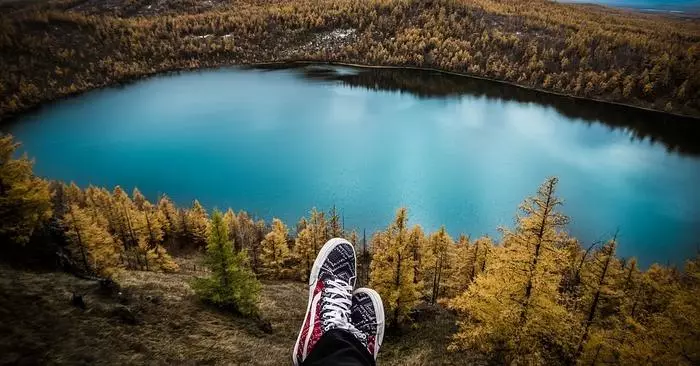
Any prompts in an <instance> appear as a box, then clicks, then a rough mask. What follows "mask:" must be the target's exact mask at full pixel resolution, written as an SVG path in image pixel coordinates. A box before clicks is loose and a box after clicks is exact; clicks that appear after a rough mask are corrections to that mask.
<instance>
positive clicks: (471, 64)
mask: <svg viewBox="0 0 700 366" xmlns="http://www.w3.org/2000/svg"><path fill="white" fill-rule="evenodd" d="M0 10H1V11H0V13H1V14H0V66H1V67H0V118H2V117H3V116H8V115H11V114H13V113H17V112H21V111H23V110H26V109H28V108H32V107H34V106H36V105H38V104H40V103H42V102H46V101H50V100H54V99H56V98H60V97H62V96H67V95H71V94H74V93H78V92H81V91H85V90H89V89H94V88H99V87H103V86H107V85H112V84H115V83H121V82H125V81H128V80H133V79H137V78H141V77H144V76H147V75H151V74H154V73H159V72H164V71H172V70H186V69H195V68H200V67H214V66H224V65H240V64H251V63H266V62H284V61H294V60H310V61H319V62H327V61H333V62H345V63H356V64H364V65H386V66H397V67H421V68H434V69H440V70H446V71H451V72H456V73H462V74H467V75H473V76H478V77H485V78H490V79H495V80H500V81H505V82H509V83H514V84H517V85H520V86H524V87H527V88H534V89H540V90H545V91H549V92H555V93H562V94H566V95H572V96H578V97H584V98H590V99H599V100H605V101H611V102H618V103H625V104H630V105H635V106H639V107H645V108H653V109H656V110H661V111H668V112H674V113H680V114H686V115H693V116H700V104H699V103H700V102H699V101H700V22H698V21H697V20H695V19H683V18H672V17H663V16H656V15H648V14H641V13H632V12H627V11H622V10H614V9H610V8H603V7H596V6H580V5H573V4H561V3H557V2H553V1H546V0H508V1H493V0H436V1H417V0H411V1H400V0H372V1H364V0H362V1H360V0H340V1H330V0H322V1H308V0H294V1H290V0H287V1H279V2H271V1H263V0H243V1H235V2H227V1H208V2H204V3H200V2H196V1H189V0H178V1H171V2H167V3H163V2H155V1H150V0H137V1H122V0H110V1H95V0H87V1H85V0H51V1H47V2H22V1H20V2H11V3H9V4H0Z"/></svg>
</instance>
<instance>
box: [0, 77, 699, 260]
mask: <svg viewBox="0 0 700 366" xmlns="http://www.w3.org/2000/svg"><path fill="white" fill-rule="evenodd" d="M699 126H700V121H698V120H692V119H685V118H679V117H673V116H670V115H666V114H661V113H653V112H646V111H640V110H636V109H633V108H626V107H619V106H612V105H606V104H601V103H595V102H590V101H583V100H576V99H573V98H566V97H558V96H552V95H547V94H544V93H538V92H533V91H529V90H525V89H521V88H516V87H512V86H508V85H505V84H498V83H493V82H488V81H482V80H476V79H469V78H463V77H456V76H447V75H442V74H438V73H431V72H416V71H398V70H394V71H391V70H360V69H353V68H347V67H330V66H308V67H293V68H281V69H268V70H261V69H241V68H223V69H215V70H205V71H197V72H188V73H181V74H171V75H165V76H159V77H154V78H150V79H147V80H143V81H140V82H136V83H133V84H129V85H127V86H125V87H119V88H107V89H102V90H97V91H93V92H89V93H86V94H84V95H82V96H79V97H76V98H72V99H67V100H63V101H60V102H57V103H54V104H51V105H48V106H46V107H44V108H41V109H40V110H38V111H35V112H33V113H30V114H28V115H26V116H24V117H23V118H21V119H19V120H16V121H14V122H13V123H12V124H11V125H8V126H5V127H4V128H3V129H4V130H5V131H8V130H9V132H11V133H13V134H14V135H15V136H16V138H17V139H18V140H19V141H21V142H23V148H22V149H23V151H26V152H27V153H28V154H29V155H30V156H32V157H34V158H36V166H35V170H36V172H37V174H39V175H41V176H45V177H48V178H52V179H60V180H64V181H75V182H76V183H77V184H79V185H80V186H83V187H85V186H87V185H88V184H94V185H98V186H107V187H110V188H111V187H114V186H115V185H121V186H122V187H124V188H126V189H128V190H131V189H133V187H134V186H138V187H139V189H141V190H142V191H143V192H144V194H146V195H147V197H149V199H151V200H156V198H157V197H158V195H160V194H161V193H167V194H168V195H169V196H171V197H172V198H173V199H174V200H175V201H176V202H177V203H178V204H180V205H185V204H190V203H191V201H192V200H193V199H195V198H196V199H199V200H200V201H201V202H202V203H203V204H204V205H205V207H207V208H209V209H211V208H214V207H218V208H221V209H225V208H227V207H229V206H230V207H233V208H234V209H236V210H239V209H244V210H247V211H248V212H250V213H251V214H254V215H257V216H259V217H263V218H265V219H270V218H272V217H273V216H275V217H279V218H281V219H283V220H285V221H286V222H287V224H288V225H290V227H291V226H293V224H294V223H296V221H297V220H298V219H299V218H300V217H301V216H304V215H306V214H307V213H308V211H309V209H310V208H311V207H314V206H315V207H318V208H323V209H329V208H330V207H331V206H332V205H335V206H336V207H337V208H338V209H340V210H341V212H342V214H343V218H344V223H345V227H346V228H357V229H358V230H360V232H361V230H362V229H367V231H368V233H369V232H371V231H373V230H375V229H378V228H381V227H385V226H386V225H387V224H388V223H389V222H390V220H391V219H392V217H393V215H394V213H395V210H396V209H397V208H398V207H400V206H402V205H405V206H407V207H408V208H409V214H410V221H411V222H412V223H419V224H421V225H422V226H423V227H424V228H425V229H427V230H435V229H437V228H439V226H440V225H443V224H444V225H446V227H447V229H448V231H449V232H450V233H451V234H452V235H454V236H456V235H458V234H459V233H465V234H468V235H471V236H472V237H476V236H479V235H484V234H489V235H492V236H497V235H498V234H497V230H496V229H497V227H498V226H500V225H512V224H513V218H514V215H515V213H516V209H517V207H518V204H519V203H520V202H521V201H522V200H523V198H525V197H526V196H528V195H531V194H534V192H535V191H536V190H537V187H538V185H539V184H541V183H542V182H543V181H544V179H545V178H546V177H547V176H550V175H556V176H558V177H559V178H560V185H559V190H558V192H559V195H560V196H561V197H563V199H564V200H565V205H564V206H563V208H562V209H563V212H564V213H566V214H568V215H570V216H571V218H572V220H571V224H570V226H569V230H570V232H571V233H572V234H573V235H575V236H576V237H578V238H579V239H580V240H581V241H582V242H583V244H584V245H587V244H589V243H591V242H594V241H597V240H604V239H608V238H610V237H611V236H612V235H613V234H614V233H615V232H619V234H618V237H619V241H620V246H619V252H618V253H619V254H620V255H621V256H636V257H637V258H639V259H640V262H641V263H642V264H644V265H648V264H650V263H652V262H655V261H656V262H662V263H667V262H670V263H675V264H681V263H682V261H683V260H684V259H685V258H687V257H689V256H692V255H694V253H695V252H696V250H697V247H698V243H700V239H698V235H697V234H698V233H699V232H700V230H699V229H698V228H699V227H700V193H699V192H698V182H700V159H699V158H698V157H699V156H700V146H698V141H700V130H699Z"/></svg>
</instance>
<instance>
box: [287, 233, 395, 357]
mask: <svg viewBox="0 0 700 366" xmlns="http://www.w3.org/2000/svg"><path fill="white" fill-rule="evenodd" d="M356 263H357V258H356V256H355V248H354V247H353V245H352V244H351V243H350V242H348V241H347V240H345V239H342V238H334V239H331V240H329V241H328V242H326V244H324V245H323V247H322V248H321V251H320V252H319V253H318V256H317V257H316V260H315V261H314V265H313V267H312V269H311V274H310V276H309V303H308V305H307V308H306V316H305V317H304V322H303V323H302V326H301V330H300V331H299V336H298V337H297V341H296V343H295V344H294V353H293V354H292V359H293V362H294V365H295V366H298V365H300V364H301V363H302V362H303V361H304V360H305V359H306V357H307V356H308V355H309V354H310V353H311V351H312V350H313V348H314V346H315V345H316V343H317V342H318V340H319V339H321V336H323V334H325V333H326V332H328V331H330V330H332V329H343V330H345V331H348V332H350V333H351V334H352V335H354V336H355V338H357V340H359V341H360V343H362V345H363V346H364V347H365V348H367V351H369V353H370V354H371V355H372V356H373V357H374V359H375V360H376V359H377V353H378V352H379V347H380V346H381V344H382V340H383V338H384V306H383V305H382V300H381V298H380V297H379V294H377V292H376V291H374V290H372V289H368V288H358V289H356V290H355V291H353V288H354V287H355V279H356V277H357V267H356Z"/></svg>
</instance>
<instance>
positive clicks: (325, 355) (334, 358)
mask: <svg viewBox="0 0 700 366" xmlns="http://www.w3.org/2000/svg"><path fill="white" fill-rule="evenodd" d="M328 365H338V366H375V365H376V362H375V361H374V357H372V355H371V354H370V353H369V351H367V348H365V346H364V345H363V344H362V343H361V342H360V341H358V340H357V338H355V336H354V335H352V333H350V332H348V331H346V330H343V329H331V330H329V331H328V332H326V333H325V334H323V335H322V336H321V339H319V340H318V342H317V343H316V345H315V346H314V349H312V350H311V353H309V355H308V356H307V357H306V360H304V362H303V366H328Z"/></svg>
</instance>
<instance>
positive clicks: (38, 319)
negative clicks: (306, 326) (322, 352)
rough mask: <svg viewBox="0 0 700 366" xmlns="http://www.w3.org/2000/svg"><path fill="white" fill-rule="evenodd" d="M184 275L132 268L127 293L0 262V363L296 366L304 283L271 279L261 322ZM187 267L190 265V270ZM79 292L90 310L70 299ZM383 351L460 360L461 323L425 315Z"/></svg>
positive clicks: (124, 285) (415, 358)
mask: <svg viewBox="0 0 700 366" xmlns="http://www.w3.org/2000/svg"><path fill="white" fill-rule="evenodd" d="M182 267H183V271H182V272H181V273H179V274H163V273H152V272H138V271H128V272H124V273H123V274H121V275H120V276H119V277H118V282H119V283H120V285H121V288H120V289H119V290H118V291H117V292H115V293H111V294H106V293H105V291H104V289H103V288H101V286H100V283H99V282H98V281H94V280H85V279H79V278H76V277H74V276H72V275H69V274H65V273H59V272H45V273H39V272H27V271H19V270H15V269H10V268H8V267H5V266H0V364H97V365H99V364H121V365H129V364H163V365H165V364H255V365H285V364H289V363H290V355H291V349H292V347H293V343H294V340H295V339H296V336H297V332H298V330H299V329H298V327H299V325H300V322H301V320H302V318H303V316H304V311H305V309H306V300H307V290H306V287H305V285H304V284H303V283H301V282H289V281H276V282H264V283H263V292H262V296H261V303H260V306H261V310H262V314H263V317H264V318H265V319H266V320H268V321H269V322H270V323H271V324H272V332H270V333H267V332H264V331H262V330H261V328H260V326H259V323H257V322H255V321H252V320H249V319H242V318H240V317H236V316H234V315H231V314H226V313H222V312H219V311H217V310H215V309H212V308H209V307H207V306H205V305H203V304H202V303H201V302H199V301H198V300H197V299H196V298H195V297H194V295H193V293H192V290H191V289H190V287H189V285H188V282H189V280H190V279H191V278H192V277H193V276H194V275H195V274H196V272H193V271H192V270H191V269H193V268H196V267H194V266H193V264H192V261H182ZM188 268H189V269H188ZM74 294H76V295H82V299H83V302H84V304H85V308H84V309H81V308H80V307H78V306H75V305H74V304H73V303H72V298H73V295H74ZM426 314H428V315H427V317H426V319H422V320H420V321H419V322H417V323H416V324H415V325H414V326H413V327H412V328H411V329H407V330H405V331H404V332H403V333H401V335H396V334H393V335H392V334H390V335H389V336H388V338H387V339H386V341H385V345H384V347H383V348H382V352H380V359H379V361H380V363H381V364H386V365H423V364H462V362H457V361H458V360H460V358H459V357H458V356H459V355H454V354H448V353H446V352H445V345H446V344H447V339H446V337H447V336H449V334H451V332H452V331H453V327H454V319H453V318H452V316H451V315H450V314H449V313H447V312H445V311H444V310H439V311H437V312H427V313H426Z"/></svg>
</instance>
